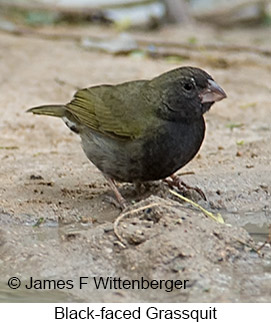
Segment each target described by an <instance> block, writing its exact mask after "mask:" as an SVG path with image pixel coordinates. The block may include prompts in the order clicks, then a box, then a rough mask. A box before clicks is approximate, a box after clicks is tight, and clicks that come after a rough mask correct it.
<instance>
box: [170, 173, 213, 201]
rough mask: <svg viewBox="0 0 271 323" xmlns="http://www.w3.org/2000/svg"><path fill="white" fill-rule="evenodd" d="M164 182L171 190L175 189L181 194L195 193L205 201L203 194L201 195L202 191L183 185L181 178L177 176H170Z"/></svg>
mask: <svg viewBox="0 0 271 323" xmlns="http://www.w3.org/2000/svg"><path fill="white" fill-rule="evenodd" d="M164 181H165V182H166V183H167V184H168V186H169V187H171V188H174V187H176V188H177V189H178V190H180V191H181V192H183V191H185V190H193V191H196V192H197V193H198V194H199V195H200V197H201V198H202V199H203V200H204V201H207V198H206V196H205V194H204V193H203V191H202V190H201V189H200V188H198V187H192V186H189V185H187V184H186V183H184V182H183V181H182V180H181V178H180V177H179V176H177V175H175V174H174V175H171V176H170V177H169V178H166V179H165V180H164Z"/></svg>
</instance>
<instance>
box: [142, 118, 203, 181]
mask: <svg viewBox="0 0 271 323" xmlns="http://www.w3.org/2000/svg"><path fill="white" fill-rule="evenodd" d="M204 133H205V124H204V119H203V118H201V119H199V120H196V121H194V122H193V123H190V124H183V123H176V122H172V123H168V125H167V126H166V127H165V128H164V129H163V131H162V132H160V133H158V134H157V136H155V137H151V138H150V139H149V140H147V141H146V142H145V144H144V145H143V155H144V160H143V163H142V170H143V171H142V174H141V178H140V180H142V181H149V180H158V179H162V178H166V177H168V176H170V175H172V174H173V173H174V172H176V171H177V170H178V169H180V168H181V167H183V166H184V165H186V164H187V163H188V162H189V161H190V160H191V159H193V157H194V156H195V155H196V153H197V152H198V150H199V149H200V146H201V144H202V141H203V139H204Z"/></svg>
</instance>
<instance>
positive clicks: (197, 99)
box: [157, 67, 226, 122]
mask: <svg viewBox="0 0 271 323" xmlns="http://www.w3.org/2000/svg"><path fill="white" fill-rule="evenodd" d="M163 76H164V78H163V77H161V76H160V77H159V78H160V81H159V83H160V85H161V94H162V101H163V108H162V109H163V111H160V112H162V114H163V116H164V117H166V118H167V119H169V120H186V121H187V122H189V121H191V120H196V119H199V118H200V117H201V116H202V115H203V114H204V113H205V112H206V111H208V110H209V109H210V107H211V106H212V105H213V104H214V102H216V101H219V100H222V99H223V98H225V97H226V93H225V92H224V91H223V90H222V88H220V87H219V85H218V84H217V83H216V82H215V81H214V80H213V78H212V77H211V76H210V75H209V74H207V73H206V72H204V71H203V70H201V69H198V68H193V67H183V68H179V69H176V70H173V71H170V72H168V73H165V74H163ZM157 80H158V79H157Z"/></svg>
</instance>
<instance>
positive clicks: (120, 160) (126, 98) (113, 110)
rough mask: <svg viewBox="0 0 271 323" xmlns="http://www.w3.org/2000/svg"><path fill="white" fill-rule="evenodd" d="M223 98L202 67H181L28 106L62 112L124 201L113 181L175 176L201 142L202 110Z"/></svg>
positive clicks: (36, 110) (37, 110)
mask: <svg viewBox="0 0 271 323" xmlns="http://www.w3.org/2000/svg"><path fill="white" fill-rule="evenodd" d="M224 98H226V94H225V92H224V91H223V90H222V88H221V87H220V86H219V85H218V84H217V83H216V82H215V81H214V80H213V78H212V77H211V76H210V75H209V74H207V73H206V72H205V71H203V70H201V69H199V68H196V67H180V68H177V69H174V70H171V71H169V72H166V73H164V74H162V75H160V76H157V77H155V78H153V79H152V80H137V81H130V82H125V83H122V84H117V85H100V86H94V87H89V88H85V89H82V90H79V91H77V92H76V93H75V95H74V98H73V99H72V101H71V102H70V103H68V104H64V105H53V104H52V105H42V106H38V107H34V108H31V109H29V110H28V112H32V113H34V114H42V115H49V116H55V117H59V118H62V120H63V121H64V122H65V123H66V125H67V126H68V127H69V128H70V129H71V130H72V131H74V132H75V133H77V134H79V136H80V137H81V139H82V147H83V150H84V152H85V154H86V155H87V157H88V159H89V160H90V161H91V162H92V163H93V164H94V165H96V167H97V168H98V169H99V170H100V171H101V172H102V173H103V175H104V176H105V178H106V179H107V180H108V182H109V184H110V186H111V188H112V189H113V191H114V193H115V195H116V198H117V200H118V202H119V203H120V204H121V205H122V206H124V205H125V201H124V199H123V197H122V196H121V194H120V193H119V191H118V189H117V187H116V185H115V182H114V181H115V180H116V181H120V182H134V183H142V182H146V181H153V180H159V179H164V178H166V177H168V176H171V175H172V176H174V175H173V174H174V173H175V172H176V171H177V170H178V169H180V168H181V167H183V166H184V165H185V164H187V163H188V162H189V161H190V160H191V159H192V158H193V157H194V156H195V155H196V153H197V152H198V150H199V148H200V146H201V144H202V141H203V139H204V133H205V122H204V118H203V114H204V113H205V112H206V111H208V110H209V109H210V108H211V106H212V105H213V104H214V102H216V101H220V100H222V99H224ZM173 178H174V177H173Z"/></svg>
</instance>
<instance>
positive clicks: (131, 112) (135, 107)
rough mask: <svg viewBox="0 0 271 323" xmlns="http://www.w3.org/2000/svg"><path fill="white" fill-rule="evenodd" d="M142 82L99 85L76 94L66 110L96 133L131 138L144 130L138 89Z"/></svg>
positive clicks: (140, 97)
mask: <svg viewBox="0 0 271 323" xmlns="http://www.w3.org/2000/svg"><path fill="white" fill-rule="evenodd" d="M144 83H145V81H134V82H128V83H123V84H120V85H115V86H114V85H101V86H96V87H91V88H86V89H83V90H79V91H78V92H76V94H75V96H74V99H73V100H72V101H71V102H70V103H69V104H67V105H66V109H67V110H68V111H69V112H71V113H72V115H73V116H74V117H75V118H76V119H77V120H78V121H79V122H80V124H82V125H84V126H87V127H89V128H91V129H93V130H95V131H96V132H100V133H103V134H107V135H109V136H117V137H122V138H124V139H129V138H130V139H133V138H136V137H139V136H140V135H141V134H142V132H143V131H144V122H142V120H141V117H143V118H144V116H142V112H143V114H146V111H145V110H148V109H145V107H144V106H143V105H144V104H143V102H144V100H143V101H142V96H141V88H142V86H144Z"/></svg>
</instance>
